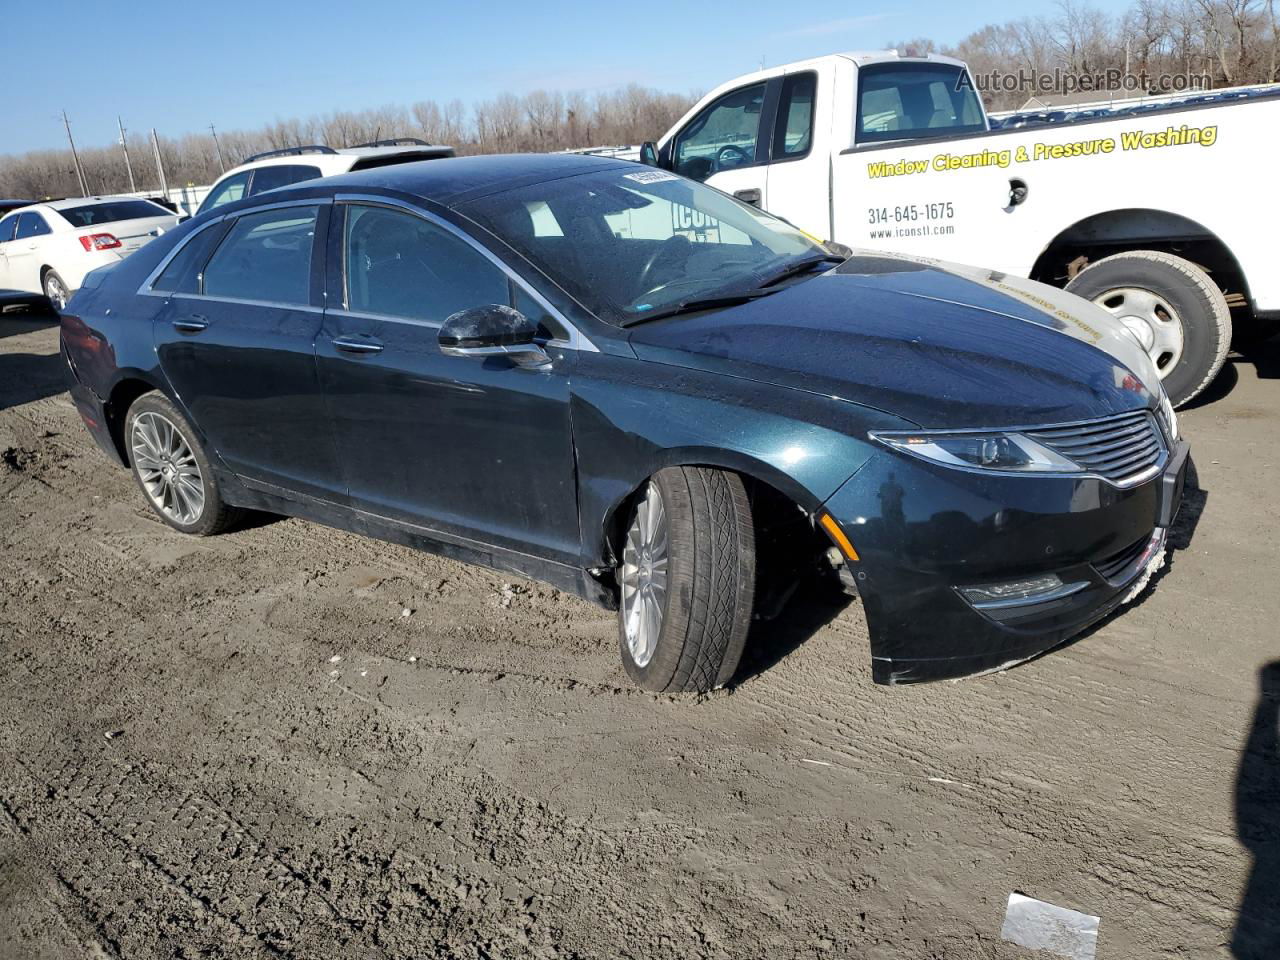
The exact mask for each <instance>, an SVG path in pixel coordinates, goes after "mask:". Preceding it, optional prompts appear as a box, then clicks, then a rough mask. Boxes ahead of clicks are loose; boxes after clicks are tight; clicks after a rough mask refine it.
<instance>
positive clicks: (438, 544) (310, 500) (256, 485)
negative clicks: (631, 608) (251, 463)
mask: <svg viewBox="0 0 1280 960" xmlns="http://www.w3.org/2000/svg"><path fill="white" fill-rule="evenodd" d="M215 473H216V475H217V478H218V483H219V487H220V488H221V490H222V494H223V497H224V498H225V499H226V500H227V502H228V503H232V504H234V505H235V506H238V507H245V508H247V509H250V510H260V511H263V512H265V513H274V514H281V515H283V516H289V517H298V518H300V519H303V520H310V521H313V522H315V523H320V524H323V525H324V526H327V527H333V528H335V529H338V530H346V531H348V532H349V533H355V534H360V535H362V536H369V537H374V538H375V539H378V540H385V541H387V542H388V543H398V544H400V545H401V546H406V547H410V548H412V549H414V550H421V551H423V552H424V553H431V554H435V555H437V556H442V557H448V558H449V559H451V560H458V561H461V562H462V563H469V564H472V565H475V566H481V567H488V568H490V569H493V570H499V571H502V572H504V573H513V574H517V575H519V576H523V577H528V578H530V579H533V580H538V581H541V582H542V583H545V584H547V585H549V586H552V587H555V588H556V589H557V590H563V591H564V592H565V593H570V594H573V595H574V596H576V597H580V598H581V599H583V600H586V601H588V602H589V603H593V604H595V605H596V606H598V607H602V608H604V609H606V610H614V609H617V598H616V596H615V594H614V592H613V591H612V590H610V589H609V587H608V586H607V585H606V584H604V583H602V582H601V581H599V580H597V579H596V578H595V577H593V576H591V574H590V573H589V572H588V571H587V570H585V569H582V568H581V567H574V566H570V565H569V564H563V563H557V562H555V561H553V560H546V559H544V558H542V557H535V556H530V555H529V554H525V553H519V552H517V551H514V550H507V549H504V548H502V547H497V546H494V545H492V544H487V543H480V542H477V541H473V540H466V539H465V538H462V537H458V536H455V535H453V534H449V533H446V532H444V531H440V530H434V529H431V528H428V527H422V526H418V525H416V524H411V523H406V522H404V521H402V520H396V519H394V518H391V517H384V516H380V515H378V514H373V513H368V512H367V511H363V510H357V509H355V508H352V507H349V506H346V505H345V504H340V503H333V502H331V501H327V500H321V499H318V498H314V497H308V496H304V495H301V494H298V493H296V492H294V491H292V490H285V489H283V488H280V487H276V486H274V485H272V484H267V483H262V482H260V481H256V480H252V479H249V478H247V477H241V476H238V475H236V474H231V473H225V472H223V471H221V470H217V469H216V468H215Z"/></svg>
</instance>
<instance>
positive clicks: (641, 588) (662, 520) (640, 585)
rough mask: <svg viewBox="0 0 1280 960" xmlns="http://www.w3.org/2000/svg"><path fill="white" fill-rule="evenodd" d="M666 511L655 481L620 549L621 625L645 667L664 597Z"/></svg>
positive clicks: (637, 660) (658, 629) (635, 656)
mask: <svg viewBox="0 0 1280 960" xmlns="http://www.w3.org/2000/svg"><path fill="white" fill-rule="evenodd" d="M667 560H668V546H667V511H666V507H665V506H664V505H663V503H662V494H661V493H659V492H658V488H657V486H656V485H655V484H653V483H650V484H649V486H648V487H647V488H646V489H645V493H644V498H643V499H642V500H641V501H640V503H639V504H638V505H637V506H636V512H635V517H634V518H633V519H632V521H631V527H630V529H628V530H627V538H626V543H625V544H624V545H623V549H622V569H621V573H620V576H619V582H620V585H621V587H622V624H623V631H624V633H625V636H626V641H627V649H628V650H629V651H630V653H631V658H632V659H633V660H634V661H635V664H636V666H638V667H645V666H648V664H649V661H650V660H652V659H653V654H654V651H655V650H657V648H658V637H659V635H660V634H661V632H662V616H663V608H664V606H665V603H666V596H667Z"/></svg>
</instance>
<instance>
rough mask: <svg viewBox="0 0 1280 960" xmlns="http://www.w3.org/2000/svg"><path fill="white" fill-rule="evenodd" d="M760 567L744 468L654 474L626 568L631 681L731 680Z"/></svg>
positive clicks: (621, 570)
mask: <svg viewBox="0 0 1280 960" xmlns="http://www.w3.org/2000/svg"><path fill="white" fill-rule="evenodd" d="M755 569H756V553H755V534H754V529H753V527H752V520H751V504H750V501H749V500H748V499H747V491H746V488H745V487H744V486H743V484H742V479H741V478H740V477H739V476H738V475H737V474H733V473H726V472H724V471H722V470H710V469H707V468H705V467H668V468H667V469H665V470H660V471H659V472H658V473H656V474H654V476H653V477H652V479H650V481H649V483H648V484H647V485H646V487H645V489H644V491H643V494H642V496H641V498H640V500H639V502H638V503H637V504H636V506H635V510H634V511H633V512H632V515H631V523H630V526H629V527H628V529H627V532H626V539H625V541H624V543H623V548H622V563H621V565H620V566H619V567H618V585H619V587H620V592H621V598H620V600H621V602H620V603H619V604H618V634H619V640H620V645H621V648H622V662H623V665H624V666H625V667H626V670H627V673H628V674H630V676H631V678H632V679H633V680H634V681H635V682H636V683H637V684H639V685H640V686H641V687H643V688H644V689H646V690H654V691H658V692H670V693H675V692H681V691H692V690H697V691H704V690H711V689H713V688H715V687H720V686H723V685H724V684H726V683H728V682H729V679H730V678H731V677H732V676H733V673H734V671H735V670H737V668H738V660H739V658H741V656H742V648H743V646H744V645H745V643H746V639H747V628H748V627H749V626H750V625H751V609H752V603H753V600H754V595H755Z"/></svg>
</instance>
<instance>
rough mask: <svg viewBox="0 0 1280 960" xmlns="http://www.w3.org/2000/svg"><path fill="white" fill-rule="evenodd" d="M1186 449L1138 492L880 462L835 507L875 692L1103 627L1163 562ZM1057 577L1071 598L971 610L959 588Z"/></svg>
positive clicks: (980, 666) (887, 458) (986, 664)
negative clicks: (867, 638)
mask: <svg viewBox="0 0 1280 960" xmlns="http://www.w3.org/2000/svg"><path fill="white" fill-rule="evenodd" d="M1187 457H1188V447H1187V444H1186V443H1185V442H1184V441H1179V442H1178V443H1177V444H1175V445H1174V447H1173V449H1172V450H1171V451H1170V453H1169V455H1168V457H1167V458H1166V461H1165V464H1164V467H1163V471H1162V473H1161V474H1160V475H1158V476H1156V477H1155V478H1153V479H1152V480H1149V481H1147V482H1146V483H1143V484H1141V485H1139V486H1136V487H1132V488H1130V489H1120V488H1117V487H1115V486H1113V485H1111V484H1109V483H1107V482H1106V481H1105V480H1102V479H1100V478H1096V477H1088V476H1085V477H1078V478H1076V477H1069V476H1052V477H1048V476H1046V477H1033V476H1025V477H1023V476H1014V477H1011V476H1007V475H998V474H991V475H984V474H980V473H976V472H966V471H957V470H950V469H948V468H946V467H942V466H935V465H933V464H930V463H926V462H923V461H917V460H915V459H914V458H912V459H908V458H906V457H902V456H896V455H893V454H889V453H884V454H878V455H877V456H875V457H873V458H872V459H871V460H870V461H868V463H867V464H866V465H865V466H864V467H863V468H862V469H861V470H859V471H858V472H857V473H856V474H855V475H854V476H853V477H852V478H850V480H849V481H848V482H847V483H845V485H844V486H843V487H841V488H840V489H839V490H838V491H837V492H836V493H835V494H834V495H833V496H832V497H831V499H830V500H829V501H828V503H827V504H826V507H827V510H828V511H829V512H830V513H831V514H832V516H833V517H834V518H835V520H836V521H837V522H838V523H839V524H840V526H841V529H842V530H844V532H845V534H846V535H847V536H848V538H849V539H850V541H851V542H852V543H853V546H854V548H855V549H856V550H857V552H858V555H859V561H858V562H857V563H853V564H851V567H852V570H853V573H854V576H855V578H856V582H857V585H858V590H859V593H860V595H861V597H862V601H863V607H864V609H865V612H866V617H867V624H868V627H869V629H870V634H871V657H872V674H873V677H874V679H875V680H876V682H878V683H914V682H919V681H924V680H939V679H945V678H949V677H958V676H967V675H971V674H975V673H981V672H985V671H990V670H996V669H1000V668H1002V667H1006V666H1011V665H1012V664H1014V663H1017V662H1019V661H1022V660H1026V659H1029V658H1031V657H1034V656H1035V655H1037V654H1039V653H1043V652H1044V651H1046V650H1049V649H1051V648H1052V647H1054V646H1057V645H1058V644H1060V643H1062V642H1063V641H1064V640H1067V639H1068V638H1070V637H1072V636H1073V635H1075V634H1077V633H1079V632H1080V631H1082V630H1084V629H1085V628H1086V627H1088V626H1089V625H1090V624H1092V623H1095V622H1097V621H1098V620H1100V619H1102V618H1103V617H1105V616H1107V615H1108V614H1109V613H1111V612H1112V611H1113V610H1115V609H1116V608H1117V607H1119V606H1120V605H1122V604H1123V603H1124V602H1125V601H1126V600H1128V599H1130V598H1131V596H1132V595H1133V594H1134V593H1136V592H1137V590H1138V589H1139V588H1140V587H1141V585H1142V584H1143V583H1144V582H1145V580H1146V578H1147V577H1149V576H1150V573H1151V572H1152V570H1153V569H1154V568H1155V566H1157V565H1158V564H1159V563H1160V562H1162V561H1163V556H1164V549H1165V536H1166V532H1167V529H1168V527H1169V526H1170V524H1171V523H1172V522H1173V518H1174V516H1175V515H1176V514H1177V510H1178V506H1179V505H1180V503H1181V499H1182V489H1183V484H1184V482H1185V477H1186V470H1187ZM1049 573H1053V574H1057V575H1058V576H1059V577H1060V578H1061V580H1062V582H1063V583H1064V584H1080V583H1083V584H1085V585H1084V586H1083V587H1078V588H1077V589H1076V590H1075V591H1074V592H1071V593H1069V594H1068V595H1065V596H1058V597H1055V598H1050V599H1045V600H1041V601H1039V602H1028V603H1022V604H1017V603H1014V604H1009V605H1004V606H999V607H991V608H986V609H982V610H979V609H976V608H975V606H973V605H971V604H970V602H969V601H967V600H966V599H965V598H964V596H963V595H962V594H961V593H960V591H959V589H958V588H960V587H964V586H973V585H981V584H990V583H998V582H1001V581H1012V580H1019V579H1025V578H1028V577H1033V576H1036V575H1041V574H1049Z"/></svg>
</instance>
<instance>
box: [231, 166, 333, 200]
mask: <svg viewBox="0 0 1280 960" xmlns="http://www.w3.org/2000/svg"><path fill="white" fill-rule="evenodd" d="M318 176H320V168H319V167H313V166H310V165H308V164H301V163H279V164H274V165H272V166H269V167H259V168H258V169H257V170H255V171H253V183H252V185H251V186H250V188H249V194H250V196H256V195H257V194H259V193H263V192H265V191H267V190H276V189H279V188H280V187H287V186H289V185H290V184H291V183H301V182H302V181H303V180H314V179H315V178H316V177H318Z"/></svg>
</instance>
